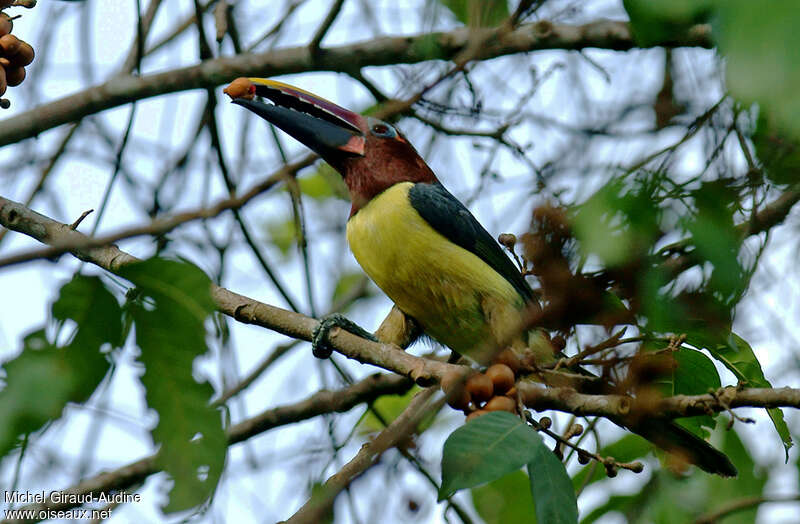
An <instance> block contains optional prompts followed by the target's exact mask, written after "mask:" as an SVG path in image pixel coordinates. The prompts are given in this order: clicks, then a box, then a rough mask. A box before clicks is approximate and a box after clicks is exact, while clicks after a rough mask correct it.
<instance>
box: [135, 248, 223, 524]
mask: <svg viewBox="0 0 800 524" xmlns="http://www.w3.org/2000/svg"><path fill="white" fill-rule="evenodd" d="M120 274H121V275H122V276H123V277H124V278H127V279H128V280H130V281H131V282H133V283H134V284H136V285H137V289H138V291H139V292H140V293H141V296H142V302H143V303H136V304H132V305H131V307H130V312H131V315H132V317H133V319H134V322H135V333H136V343H137V345H138V346H139V347H140V348H141V350H142V353H141V356H140V358H139V359H140V361H141V362H142V364H144V367H145V372H144V374H143V375H142V378H141V380H142V384H143V385H144V387H145V396H146V399H147V403H148V405H149V406H150V407H151V408H153V409H154V410H156V412H157V413H158V424H157V425H156V427H155V428H154V429H153V430H152V436H153V440H154V441H155V442H156V443H157V444H159V445H160V451H159V454H158V458H157V465H158V467H159V468H161V469H163V470H164V471H165V472H166V473H168V474H169V475H170V476H171V477H172V478H173V479H174V480H175V485H174V487H173V489H172V491H171V493H170V501H169V504H168V505H167V507H166V508H165V511H166V512H173V511H181V510H185V509H189V508H192V507H195V506H197V505H199V504H202V503H203V502H205V501H206V500H208V498H209V497H210V496H211V495H212V494H213V493H214V490H215V488H216V485H217V482H218V480H219V476H220V474H221V473H222V467H223V464H224V461H225V453H226V450H227V446H226V443H227V442H226V438H225V433H224V431H223V429H222V417H221V415H220V413H219V411H217V410H216V409H213V408H211V407H210V406H209V400H210V399H211V396H212V395H213V393H214V391H213V389H212V387H211V386H210V385H209V384H208V383H202V384H200V383H198V382H196V381H195V380H194V378H193V377H192V365H193V362H194V359H195V358H196V357H197V356H200V355H202V354H204V353H206V351H207V350H208V348H207V347H206V343H205V334H206V330H205V325H204V324H205V322H206V319H207V318H208V316H209V315H210V314H211V312H212V311H213V310H214V302H213V300H212V299H211V294H210V291H211V282H210V281H209V279H208V277H207V276H206V275H205V274H204V273H203V272H202V271H201V270H200V269H198V268H197V267H195V266H192V265H190V264H187V263H183V262H176V261H171V260H164V259H158V258H154V259H151V260H148V261H145V262H141V263H138V264H133V265H131V266H126V267H125V268H124V269H123V270H122V271H121V272H120ZM153 304H154V306H153Z"/></svg>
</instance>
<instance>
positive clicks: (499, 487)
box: [470, 470, 537, 524]
mask: <svg viewBox="0 0 800 524" xmlns="http://www.w3.org/2000/svg"><path fill="white" fill-rule="evenodd" d="M470 492H471V495H472V503H473V505H474V506H475V511H477V512H478V515H480V517H481V518H482V519H483V520H484V522H486V524H507V523H509V522H528V523H530V524H536V522H537V520H536V508H535V507H534V505H533V497H532V495H531V490H530V480H529V479H528V476H527V475H526V474H525V473H523V472H522V470H516V471H513V472H511V473H509V474H508V475H504V476H502V477H500V478H499V479H496V480H493V481H492V482H489V483H488V484H486V485H484V486H480V487H476V488H472V489H471V490H470Z"/></svg>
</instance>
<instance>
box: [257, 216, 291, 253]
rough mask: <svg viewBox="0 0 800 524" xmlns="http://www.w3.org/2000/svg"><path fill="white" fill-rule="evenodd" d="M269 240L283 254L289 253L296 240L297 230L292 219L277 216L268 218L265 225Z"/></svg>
mask: <svg viewBox="0 0 800 524" xmlns="http://www.w3.org/2000/svg"><path fill="white" fill-rule="evenodd" d="M265 228H266V232H267V236H268V237H269V242H270V243H271V244H272V245H273V246H275V247H277V248H278V249H279V250H280V252H281V254H282V255H283V256H287V255H288V254H289V250H290V249H292V247H294V245H295V242H296V241H297V230H296V226H295V222H294V219H292V218H278V219H275V220H270V221H269V222H267V223H266V225H265Z"/></svg>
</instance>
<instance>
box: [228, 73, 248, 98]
mask: <svg viewBox="0 0 800 524" xmlns="http://www.w3.org/2000/svg"><path fill="white" fill-rule="evenodd" d="M222 92H223V93H225V94H226V95H228V96H229V97H231V98H232V99H233V98H244V99H245V100H252V99H253V98H255V97H256V85H255V84H254V83H253V82H251V81H250V79H249V78H245V77H243V76H240V77H239V78H237V79H236V80H234V81H233V82H231V83H230V84H228V87H226V88H225V89H223V90H222Z"/></svg>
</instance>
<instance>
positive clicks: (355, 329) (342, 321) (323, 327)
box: [311, 313, 378, 358]
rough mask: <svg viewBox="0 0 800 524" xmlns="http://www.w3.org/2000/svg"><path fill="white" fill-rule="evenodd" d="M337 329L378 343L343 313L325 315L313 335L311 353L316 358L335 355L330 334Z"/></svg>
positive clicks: (370, 334) (371, 335)
mask: <svg viewBox="0 0 800 524" xmlns="http://www.w3.org/2000/svg"><path fill="white" fill-rule="evenodd" d="M335 327H338V328H342V329H344V330H345V331H349V332H350V333H352V334H354V335H357V336H359V337H361V338H366V339H367V340H371V341H373V342H377V341H378V340H377V339H376V338H375V336H374V335H373V334H372V333H370V332H369V331H367V330H366V329H364V328H362V327H361V326H359V325H358V324H356V323H355V322H353V321H352V320H349V319H348V318H347V317H345V316H344V315H342V314H341V313H333V314H331V315H325V316H324V317H322V318H321V319H320V321H319V324H317V327H315V328H314V331H313V332H312V333H311V352H312V353H313V354H314V356H315V357H317V358H328V357H330V356H331V354H332V353H333V348H332V347H331V346H330V344H329V343H328V334H329V333H330V330H331V329H333V328H335Z"/></svg>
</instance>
